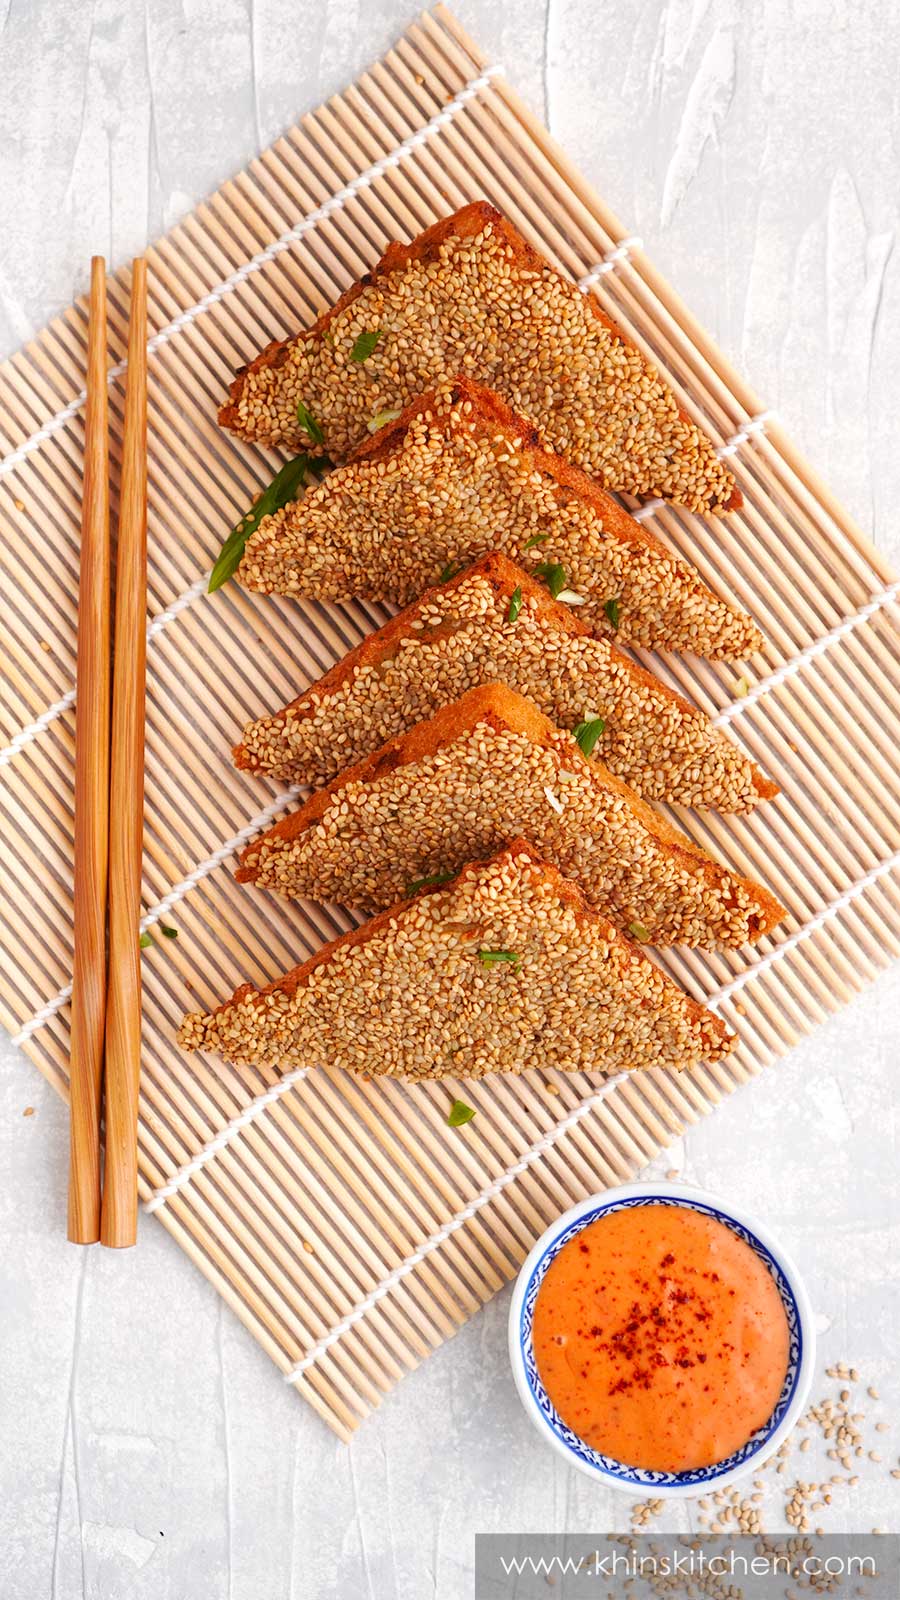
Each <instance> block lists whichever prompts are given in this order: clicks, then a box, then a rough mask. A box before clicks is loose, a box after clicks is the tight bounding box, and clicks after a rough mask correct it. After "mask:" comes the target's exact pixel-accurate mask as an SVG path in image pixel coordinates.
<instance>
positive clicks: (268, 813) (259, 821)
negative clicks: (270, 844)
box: [12, 785, 303, 1044]
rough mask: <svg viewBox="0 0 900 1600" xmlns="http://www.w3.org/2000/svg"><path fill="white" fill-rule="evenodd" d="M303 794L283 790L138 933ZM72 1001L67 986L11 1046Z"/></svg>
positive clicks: (160, 904)
mask: <svg viewBox="0 0 900 1600" xmlns="http://www.w3.org/2000/svg"><path fill="white" fill-rule="evenodd" d="M302 793H303V791H302V789H301V788H300V787H299V786H297V785H295V786H294V787H293V788H291V789H285V791H284V793H283V794H279V795H276V796H275V799H274V800H271V801H270V802H269V804H268V805H267V806H265V807H264V809H263V810H262V811H260V812H259V813H258V815H257V816H255V817H253V818H251V820H250V821H249V822H246V823H245V824H244V826H243V828H241V829H240V830H239V832H237V833H236V834H234V835H233V837H232V838H230V839H229V840H228V841H227V843H226V844H223V845H220V846H219V848H218V849H217V850H214V851H213V853H212V855H211V856H207V858H206V860H205V861H201V862H200V863H199V864H198V865H197V866H196V867H194V868H193V870H192V871H191V872H189V873H188V875H187V877H186V878H182V879H181V880H180V882H178V883H176V884H173V886H172V888H171V889H169V891H168V893H166V894H164V895H163V897H162V899H161V900H158V901H157V902H156V905H154V906H151V907H150V909H149V911H146V912H145V913H144V915H143V916H142V917H141V920H140V923H139V928H140V931H141V933H146V932H147V929H148V928H152V927H153V925H154V923H156V922H159V920H160V918H161V917H164V916H165V915H166V913H167V912H168V911H171V909H172V907H173V906H174V905H177V904H178V902H179V900H183V899H184V897H185V895H186V894H189V893H190V891H191V889H193V888H195V887H196V885H197V884H198V883H200V882H201V881H202V879H203V878H207V877H208V876H209V874H210V873H211V872H214V871H215V869H216V867H220V866H221V865H222V863H223V862H225V861H227V860H228V857H229V856H230V855H233V854H234V852H235V850H240V848H241V846H242V845H245V844H249V843H250V840H251V839H252V838H253V836H254V834H256V833H258V832H259V829H260V828H265V827H266V826H267V825H268V823H270V822H273V821H274V820H275V818H276V817H277V815H278V813H279V811H283V810H284V808H285V806H288V805H290V803H291V801H292V800H296V799H297V796H298V795H300V794H302ZM71 998H72V985H71V983H67V984H65V985H64V986H63V988H62V989H60V990H58V991H57V993H56V994H55V995H54V996H53V998H52V1000H48V1001H47V1004H46V1005H44V1006H41V1009H40V1011H36V1012H35V1014H34V1016H33V1017H29V1019H28V1021H27V1022H26V1023H24V1025H23V1026H22V1027H21V1028H20V1029H19V1031H18V1033H14V1034H13V1036H12V1042H13V1044H24V1043H25V1040H26V1039H30V1038H31V1035H32V1034H33V1033H37V1031H38V1029H39V1028H42V1027H43V1026H44V1024H45V1023H46V1022H49V1021H50V1018H51V1017H55V1015H56V1013H57V1011H61V1010H62V1008H63V1006H64V1005H65V1004H66V1003H67V1001H69V1000H71Z"/></svg>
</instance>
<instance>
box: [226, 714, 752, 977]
mask: <svg viewBox="0 0 900 1600" xmlns="http://www.w3.org/2000/svg"><path fill="white" fill-rule="evenodd" d="M520 835H521V836H522V837H524V838H526V839H528V840H530V841H531V843H532V844H533V845H534V846H535V848H536V849H538V850H539V851H540V852H541V854H542V855H544V856H545V857H546V858H547V860H548V861H551V862H552V863H553V864H554V865H555V866H557V867H558V868H559V869H560V871H561V872H563V873H564V874H565V875H566V876H567V877H570V878H572V879H573V880H574V881H575V882H576V883H578V884H579V885H580V886H581V888H582V889H583V890H584V893H585V894H586V895H587V897H588V899H590V900H591V901H592V903H593V904H594V905H596V906H598V907H599V908H600V909H602V910H603V911H605V912H606V913H607V914H608V915H609V917H610V918H611V919H612V921H613V922H615V923H616V925H617V926H619V927H624V928H626V929H627V928H629V927H631V928H635V927H637V928H639V929H641V930H642V931H641V934H640V937H641V938H642V939H647V940H649V942H650V943H653V944H676V943H680V944H687V945H701V946H710V945H716V944H721V945H726V946H729V947H737V946H739V945H742V944H745V943H747V941H748V940H753V939H756V938H758V937H759V936H760V935H761V934H762V933H763V932H766V931H768V929H769V928H770V927H772V926H774V924H775V923H776V922H777V921H779V920H780V917H781V916H782V915H783V912H782V908H781V907H780V906H779V905H778V903H777V902H776V901H775V900H774V899H773V898H772V896H771V895H769V894H768V893H767V891H766V890H765V889H762V888H761V887H760V886H759V885H758V884H755V883H752V882H751V881H750V880H749V879H746V878H740V877H738V876H737V875H736V874H735V873H732V872H729V871H728V869H727V868H725V867H722V866H720V865H719V864H718V863H717V862H715V861H713V859H712V857H710V856H708V855H707V854H706V852H705V851H703V850H701V849H700V848H699V847H698V846H696V845H694V844H692V843H691V842H690V840H688V839H686V838H685V837H684V835H682V834H680V833H679V832H678V831H677V830H676V829H674V828H673V827H671V825H670V824H669V823H668V822H666V820H665V818H663V817H661V816H659V815H658V813H656V812H654V811H653V810H651V808H650V807H649V806H648V805H646V803H645V802H644V801H642V800H639V799H638V797H637V796H636V795H635V794H634V793H633V791H632V790H630V789H629V788H628V787H627V785H625V784H623V783H622V782H621V780H620V779H618V778H614V777H613V775H612V774H611V773H610V772H608V771H607V769H606V768H605V767H604V766H603V765H602V763H601V762H599V761H597V760H592V761H587V760H585V758H584V756H583V755H582V753H581V750H580V749H579V747H578V745H577V743H576V742H575V740H574V739H573V738H572V736H571V734H568V733H563V732H561V731H560V730H559V729H557V728H555V727H554V726H553V724H552V723H550V722H549V721H548V720H547V718H546V717H544V716H542V715H541V713H540V712H539V711H538V710H537V709H536V708H535V707H534V706H532V705H531V703H530V702H529V701H527V700H525V699H523V697H522V696H521V695H518V694H515V693H514V692H513V691H512V690H511V689H507V688H506V687H505V686H503V685H502V684H491V685H487V686H485V687H484V688H477V689H470V690H469V691H468V693H467V694H465V695H464V696H463V697H462V699H461V700H459V701H456V702H454V703H453V704H452V705H449V706H445V707H444V708H443V709H442V710H441V711H439V712H437V714H436V715H435V716H434V717H433V718H432V719H431V720H430V721H429V722H426V723H420V724H418V725H417V726H416V727H415V728H413V729H412V730H411V731H410V732H409V733H406V734H403V735H401V736H400V737H399V738H397V739H395V740H393V741H392V742H391V743H390V744H388V745H385V746H384V747H383V748H382V749H381V750H380V751H379V752H377V754H375V755H373V756H370V757H368V758H367V759H366V760H365V761H363V762H361V763H359V765H358V766H356V767H351V768H350V769H349V770H348V771H346V772H344V773H342V774H341V776H340V777H339V778H337V779H336V780H335V782H334V783H332V784H330V785H329V786H328V787H327V788H325V789H322V790H320V791H319V793H318V794H317V795H314V796H313V797H312V799H311V800H308V801H307V802H306V804H305V805H304V806H302V807H300V808H299V810H297V811H295V812H293V813H291V814H290V815H289V816H288V817H286V818H284V819H283V820H282V821H281V822H279V823H277V824H276V826H275V827H274V828H271V829H269V831H268V832H267V833H264V834H263V835H262V836H261V837H260V838H259V839H256V840H254V841H253V843H252V844H250V845H248V846H247V848H246V850H245V851H244V852H243V854H242V856H241V866H240V869H239V871H238V877H239V878H240V879H241V880H243V881H248V880H252V881H254V882H256V883H257V884H258V885H260V887H263V888H271V889H275V890H276V891H277V892H278V893H280V894H284V895H307V896H310V897H312V898H315V899H319V900H339V901H343V902H344V903H346V904H349V905H357V906H361V907H363V908H364V909H365V910H377V909H380V908H382V907H384V906H389V905H392V904H393V903H394V901H396V900H398V899H400V898H402V896H403V894H404V892H405V890H406V888H407V887H408V885H409V884H410V883H411V882H415V881H417V880H419V879H422V878H426V877H429V876H431V875H432V874H434V873H440V872H448V871H450V872H452V871H457V870H458V869H459V868H460V867H461V866H463V865H464V864H465V863H466V862H467V861H471V860H473V859H476V858H478V857H482V856H487V855H490V854H491V853H492V852H494V851H496V850H498V849H500V848H501V847H502V846H503V845H504V844H506V843H508V842H509V840H510V839H511V838H513V837H516V836H520Z"/></svg>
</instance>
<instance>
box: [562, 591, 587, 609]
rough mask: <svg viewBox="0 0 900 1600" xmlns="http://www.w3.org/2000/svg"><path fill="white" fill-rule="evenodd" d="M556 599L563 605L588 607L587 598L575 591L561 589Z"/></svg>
mask: <svg viewBox="0 0 900 1600" xmlns="http://www.w3.org/2000/svg"><path fill="white" fill-rule="evenodd" d="M556 598H557V600H561V601H562V602H563V605H567V606H584V605H587V596H586V595H583V594H578V593H577V592H576V591H575V590H574V589H560V591H559V594H558V595H557V596H556Z"/></svg>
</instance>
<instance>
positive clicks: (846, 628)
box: [711, 580, 900, 728]
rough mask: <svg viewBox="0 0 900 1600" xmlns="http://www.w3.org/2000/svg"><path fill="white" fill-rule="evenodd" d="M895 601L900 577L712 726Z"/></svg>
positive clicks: (729, 718)
mask: <svg viewBox="0 0 900 1600" xmlns="http://www.w3.org/2000/svg"><path fill="white" fill-rule="evenodd" d="M895 600H900V580H897V581H896V582H894V583H889V584H888V586H887V588H885V589H881V590H879V592H878V594H873V596H872V598H871V600H867V601H866V604H865V605H864V606H860V608H859V610H858V611H854V612H853V614H852V616H849V617H844V618H842V620H841V621H840V622H838V623H836V624H835V626H834V627H833V628H830V629H829V630H828V632H827V633H823V634H822V636H821V638H819V639H814V640H813V642H812V644H808V645H806V646H805V648H804V649H803V650H801V651H799V652H798V654H797V655H795V656H792V657H791V659H790V661H785V662H783V663H782V665H781V666H780V667H776V668H775V671H774V672H769V673H767V674H766V676H765V677H764V678H760V679H759V681H758V682H757V683H754V684H753V686H752V688H750V689H748V690H747V693H746V694H745V695H743V696H742V697H741V698H740V699H738V700H732V702H731V704H730V705H727V706H724V707H723V709H722V710H721V711H719V712H717V713H716V715H715V716H714V717H713V718H712V719H711V720H712V725H713V727H714V728H723V727H725V725H726V723H729V722H733V721H734V718H735V717H739V716H740V715H741V712H742V711H746V709H747V707H748V706H752V705H754V704H755V703H756V701H757V700H760V699H761V698H762V696H763V695H764V694H768V693H769V692H770V690H772V689H777V688H778V686H779V684H781V683H785V682H786V681H787V680H788V678H793V676H794V674H795V673H797V672H801V671H802V670H803V668H804V667H805V666H807V664H808V663H809V662H810V661H815V659H816V657H817V656H821V655H824V653H825V651H826V650H830V649H831V646H832V645H833V644H836V643H837V642H838V640H839V639H843V638H845V637H846V635H847V634H848V633H852V632H853V630H854V629H855V628H858V627H860V626H861V624H862V623H864V622H868V621H869V619H870V618H871V617H874V616H875V615H876V614H877V613H878V612H879V611H883V610H884V609H885V607H886V606H890V605H893V604H894V601H895Z"/></svg>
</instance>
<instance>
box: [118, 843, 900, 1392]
mask: <svg viewBox="0 0 900 1600" xmlns="http://www.w3.org/2000/svg"><path fill="white" fill-rule="evenodd" d="M898 869H900V850H896V851H894V853H893V854H892V855H891V856H889V857H887V859H886V860H884V861H880V862H878V863H877V864H876V865H875V866H874V867H872V868H871V869H870V870H869V871H868V872H866V873H865V874H864V875H863V876H862V877H861V878H857V879H856V880H855V881H854V882H853V883H851V884H849V885H848V887H847V888H846V889H844V890H842V891H841V893H840V894H839V895H837V896H836V897H835V899H834V900H831V901H829V903H828V905H826V906H823V907H822V909H821V910H820V911H817V912H816V914H815V916H813V917H811V918H810V919H809V921H808V922H805V923H804V924H803V925H802V927H800V928H797V929H796V930H795V932H794V933H792V934H790V935H789V936H788V938H786V939H784V940H783V941H782V942H781V943H780V944H778V945H776V946H775V948H774V949H772V950H769V951H767V952H766V953H765V954H764V955H761V956H760V957H759V958H758V959H757V960H756V961H753V962H751V963H750V964H749V965H748V966H747V967H745V968H744V970H743V971H742V972H739V973H737V974H736V976H735V977H734V978H732V979H730V980H729V982H728V983H724V984H722V985H721V987H720V988H718V989H714V990H713V991H712V993H711V994H709V995H707V996H705V998H704V999H703V1000H702V1004H703V1005H705V1006H707V1007H708V1009H709V1010H710V1011H716V1010H717V1009H718V1007H719V1006H720V1005H721V1004H722V1002H723V1001H725V1000H728V999H730V997H731V996H732V995H733V994H735V993H736V992H737V991H738V990H739V989H742V988H744V986H745V985H746V984H747V983H749V982H750V981H751V979H753V978H755V977H758V976H759V975H760V974H762V973H763V972H765V971H767V970H768V968H769V967H772V966H774V965H775V964H776V963H777V962H778V961H780V960H781V959H782V958H783V957H784V956H785V955H787V953H788V951H789V950H793V949H794V948H795V947H796V946H797V945H798V944H802V943H803V941H804V940H805V939H808V938H809V937H810V936H811V935H812V934H813V933H815V932H816V931H817V930H818V929H819V928H821V927H822V926H823V925H824V924H825V923H826V922H829V921H830V920H831V919H832V918H833V917H836V916H838V914H839V913H840V912H841V911H843V910H844V909H845V908H846V907H847V906H848V905H850V904H851V903H852V902H853V901H854V900H857V899H858V898H859V896H860V895H862V894H864V893H865V891H866V890H867V889H869V888H871V887H872V885H873V884H875V883H877V882H878V881H879V880H880V879H881V878H883V877H885V876H886V875H887V874H888V873H889V872H893V871H896V870H898ZM309 1070H310V1069H309V1068H308V1067H298V1068H296V1069H294V1071H292V1072H290V1073H288V1074H287V1077H286V1078H284V1079H282V1080H281V1083H280V1084H278V1085H276V1086H275V1089H269V1090H267V1091H266V1093H265V1094H262V1095H259V1096H258V1097H257V1098H256V1099H255V1100H252V1101H251V1102H250V1104H249V1105H247V1106H246V1107H245V1108H244V1110H243V1111H242V1112H241V1113H240V1116H239V1117H238V1118H234V1119H233V1120H232V1122H229V1123H227V1124H226V1126H225V1128H223V1129H222V1132H221V1133H219V1134H217V1135H216V1138H215V1139H213V1140H211V1141H210V1143H209V1144H208V1145H204V1146H203V1148H202V1149H201V1150H199V1151H198V1152H197V1154H196V1155H195V1156H194V1157H192V1159H191V1160H190V1161H188V1162H186V1163H185V1165H184V1166H183V1167H180V1168H179V1169H178V1170H177V1171H176V1172H175V1173H173V1174H172V1177H171V1178H169V1179H168V1181H167V1182H166V1183H165V1184H163V1185H162V1186H161V1187H160V1188H159V1189H157V1190H155V1191H154V1193H153V1194H152V1195H151V1196H150V1198H149V1199H148V1200H147V1201H146V1202H145V1205H144V1209H145V1211H157V1210H159V1208H160V1207H161V1206H162V1205H163V1204H164V1203H165V1201H166V1200H167V1199H169V1198H170V1197H171V1196H172V1195H173V1194H177V1193H178V1191H179V1190H180V1189H182V1188H183V1187H184V1185H185V1184H186V1183H188V1182H189V1180H190V1178H191V1177H192V1176H193V1174H194V1172H197V1171H199V1170H200V1169H201V1168H202V1167H203V1166H205V1165H206V1163H207V1161H208V1160H209V1159H210V1156H211V1154H215V1150H216V1149H219V1148H223V1147H224V1144H228V1143H230V1141H231V1139H232V1138H233V1137H234V1134H235V1133H237V1132H239V1131H240V1130H241V1129H242V1128H246V1127H249V1126H250V1124H251V1123H252V1122H253V1121H255V1119H256V1117H257V1116H258V1115H260V1113H261V1112H263V1111H265V1109H266V1107H267V1106H269V1105H272V1104H274V1102H275V1101H276V1100H278V1099H280V1098H281V1094H280V1093H278V1092H277V1091H278V1090H281V1092H282V1093H284V1092H286V1091H287V1089H288V1088H291V1087H292V1086H293V1085H294V1084H295V1083H299V1082H300V1081H301V1080H302V1078H303V1077H305V1075H306V1073H307V1072H308V1071H309ZM629 1076H630V1074H629V1073H627V1072H620V1073H617V1074H616V1076H615V1077H613V1078H610V1079H608V1080H607V1082H606V1083H604V1085H603V1086H602V1088H601V1089H599V1090H598V1091H597V1093H596V1094H592V1095H588V1096H587V1098H586V1099H584V1100H581V1101H579V1103H578V1105H577V1106H574V1107H573V1109H572V1110H571V1111H570V1112H569V1113H568V1114H567V1115H566V1116H565V1117H563V1118H562V1119H561V1121H560V1122H558V1123H556V1124H555V1125H554V1127H552V1128H550V1129H548V1131H547V1132H546V1133H545V1134H543V1135H542V1137H541V1138H540V1139H539V1140H537V1141H536V1143H535V1144H533V1145H530V1146H529V1147H528V1150H526V1152H525V1153H524V1155H523V1156H521V1157H520V1158H519V1160H518V1161H517V1162H515V1163H514V1164H513V1165H512V1166H511V1167H508V1168H507V1169H506V1171H505V1172H503V1173H501V1174H500V1176H499V1177H498V1178H495V1179H494V1181H493V1182H492V1183H491V1184H489V1185H488V1186H487V1188H485V1189H483V1190H482V1191H481V1192H480V1193H479V1194H478V1195H476V1196H475V1198H474V1199H473V1200H470V1201H469V1203H468V1205H466V1206H464V1207H463V1208H462V1210H461V1211H458V1212H456V1213H455V1215H454V1216H453V1217H452V1218H451V1219H450V1221H449V1222H447V1223H444V1224H443V1226H442V1227H441V1228H439V1229H438V1230H437V1231H436V1232H435V1233H433V1234H431V1235H430V1237H429V1238H428V1239H427V1240H425V1242H424V1243H423V1244H422V1245H420V1246H419V1248H418V1249H417V1250H416V1251H414V1252H413V1254H412V1255H410V1256H407V1257H405V1259H404V1260H403V1261H402V1262H401V1263H400V1265H399V1266H398V1267H395V1268H394V1270H393V1272H392V1273H391V1274H390V1276H389V1278H388V1279H385V1280H383V1282H382V1283H380V1284H379V1285H378V1286H377V1288H376V1289H375V1290H373V1291H372V1294H371V1295H369V1296H367V1297H366V1300H365V1301H364V1302H360V1306H358V1307H356V1308H355V1309H354V1311H353V1312H351V1313H349V1314H348V1317H345V1318H343V1319H342V1320H341V1322H340V1323H338V1324H337V1325H336V1328H335V1329H332V1331H331V1333H329V1334H328V1335H327V1338H326V1340H325V1341H324V1342H320V1343H319V1344H318V1345H316V1346H315V1347H314V1350H312V1351H310V1352H308V1354H307V1355H306V1356H304V1358H303V1361H302V1362H300V1363H299V1365H298V1366H296V1367H293V1368H292V1369H291V1372H290V1373H288V1375H287V1376H288V1378H289V1379H291V1378H293V1377H296V1376H298V1375H299V1374H300V1373H301V1372H303V1371H305V1369H306V1367H307V1366H311V1365H312V1362H313V1361H314V1360H315V1359H316V1358H317V1356H318V1355H321V1354H322V1353H323V1351H324V1350H327V1349H328V1348H329V1346H330V1345H331V1344H333V1343H334V1342H335V1340H336V1339H337V1338H340V1336H341V1333H342V1332H345V1331H346V1329H347V1328H348V1327H352V1326H353V1324H354V1322H357V1321H358V1320H359V1318H360V1317H361V1316H364V1315H365V1311H366V1310H368V1309H369V1308H370V1306H371V1305H375V1304H377V1302H378V1300H380V1299H381V1298H382V1297H383V1295H385V1294H387V1293H388V1290H389V1289H390V1288H391V1287H393V1285H394V1284H395V1283H397V1282H399V1280H400V1278H402V1277H404V1276H405V1275H406V1273H407V1272H411V1271H412V1269H413V1267H414V1266H416V1265H417V1264H418V1263H419V1262H420V1261H421V1260H423V1259H424V1257H425V1256H426V1255H428V1254H429V1252H430V1251H431V1250H434V1249H436V1248H437V1246H438V1245H439V1244H441V1243H443V1241H444V1239H446V1238H448V1237H449V1235H450V1234H451V1233H453V1232H454V1231H455V1229H456V1228H459V1227H461V1226H462V1225H463V1223H464V1222H466V1221H468V1219H469V1218H470V1217H472V1216H475V1214H476V1213H477V1212H478V1211H479V1210H480V1209H481V1207H482V1206H483V1205H486V1204H487V1203H488V1201H489V1200H491V1199H492V1198H493V1197H494V1196H495V1195H497V1194H499V1193H501V1191H502V1190H503V1189H504V1188H505V1187H506V1185H507V1184H509V1183H511V1182H512V1181H513V1179H514V1178H516V1177H518V1176H519V1174H520V1173H522V1172H524V1171H525V1170H526V1169H527V1168H528V1167H529V1166H530V1165H531V1163H532V1162H533V1161H535V1160H537V1158H538V1157H539V1156H540V1155H543V1154H544V1153H545V1152H546V1151H547V1150H549V1149H551V1148H552V1146H553V1145H554V1144H555V1142H556V1140H557V1139H560V1138H562V1137H563V1135H564V1134H566V1133H567V1132H568V1130H569V1129H570V1128H573V1127H575V1125H576V1124H577V1123H578V1122H579V1121H580V1120H581V1118H582V1117H584V1116H586V1115H587V1113H588V1112H589V1111H590V1110H591V1109H592V1107H595V1106H597V1105H599V1104H600V1103H601V1102H602V1101H603V1100H605V1099H606V1097H607V1095H609V1094H611V1092H612V1090H613V1089H614V1088H616V1087H617V1086H618V1085H619V1084H620V1083H623V1082H624V1081H625V1079H626V1078H627V1077H629ZM238 1125H239V1126H238ZM220 1141H223V1143H220ZM360 1307H362V1309H360Z"/></svg>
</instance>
